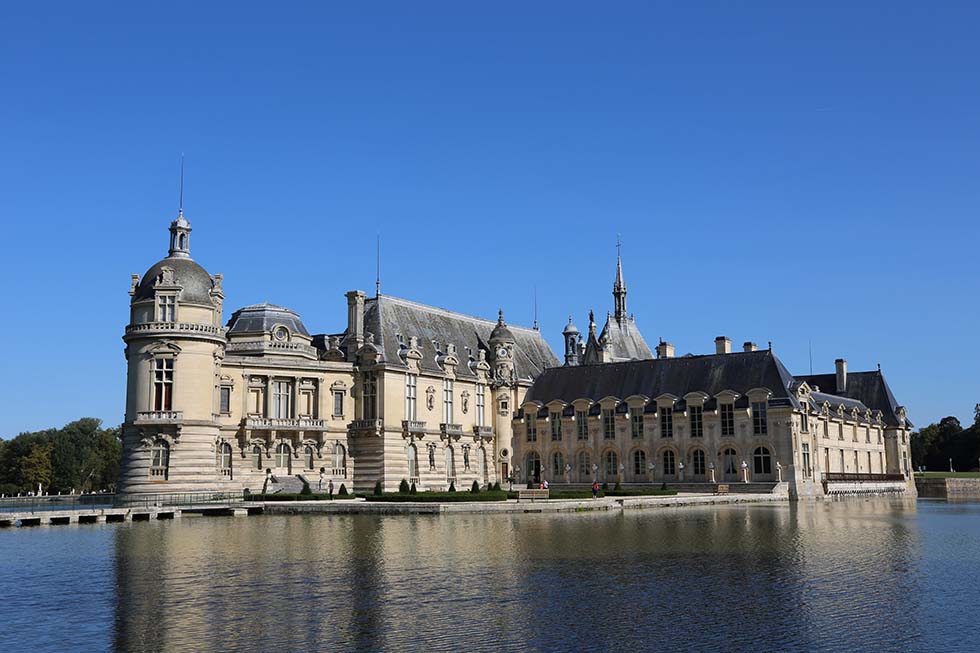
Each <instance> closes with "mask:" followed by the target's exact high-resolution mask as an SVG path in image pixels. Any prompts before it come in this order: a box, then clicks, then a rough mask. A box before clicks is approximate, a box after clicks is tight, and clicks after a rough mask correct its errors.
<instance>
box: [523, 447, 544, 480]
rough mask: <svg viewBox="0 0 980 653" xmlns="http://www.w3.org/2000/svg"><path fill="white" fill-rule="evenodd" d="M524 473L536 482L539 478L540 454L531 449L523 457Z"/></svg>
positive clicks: (528, 478)
mask: <svg viewBox="0 0 980 653" xmlns="http://www.w3.org/2000/svg"><path fill="white" fill-rule="evenodd" d="M524 473H525V474H526V475H527V480H529V481H533V482H535V483H537V482H539V481H540V480H541V456H539V455H538V453H537V452H536V451H531V452H530V453H528V454H527V456H526V457H525V458H524Z"/></svg>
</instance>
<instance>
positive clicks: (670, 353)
mask: <svg viewBox="0 0 980 653" xmlns="http://www.w3.org/2000/svg"><path fill="white" fill-rule="evenodd" d="M673 357H674V345H672V344H670V343H669V342H664V341H663V340H661V341H660V344H659V345H657V358H673Z"/></svg>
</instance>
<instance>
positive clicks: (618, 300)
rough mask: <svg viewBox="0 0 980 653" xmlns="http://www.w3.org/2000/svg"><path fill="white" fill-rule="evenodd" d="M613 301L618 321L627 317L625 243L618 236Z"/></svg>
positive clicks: (617, 235)
mask: <svg viewBox="0 0 980 653" xmlns="http://www.w3.org/2000/svg"><path fill="white" fill-rule="evenodd" d="M613 299H614V300H615V309H616V312H615V315H616V319H617V320H622V319H623V318H625V317H626V282H625V281H624V280H623V241H622V239H621V238H620V236H619V234H616V280H615V281H614V282H613Z"/></svg>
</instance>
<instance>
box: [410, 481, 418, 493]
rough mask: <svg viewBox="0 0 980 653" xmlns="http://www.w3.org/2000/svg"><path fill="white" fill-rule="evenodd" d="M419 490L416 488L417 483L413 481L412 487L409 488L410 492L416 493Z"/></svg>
mask: <svg viewBox="0 0 980 653" xmlns="http://www.w3.org/2000/svg"><path fill="white" fill-rule="evenodd" d="M417 492H418V490H417V489H415V483H412V487H410V488H408V493H409V494H415V493H417Z"/></svg>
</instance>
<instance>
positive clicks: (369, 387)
mask: <svg viewBox="0 0 980 653" xmlns="http://www.w3.org/2000/svg"><path fill="white" fill-rule="evenodd" d="M363 389H364V392H363V397H361V405H362V411H361V412H362V419H378V377H377V376H376V375H375V373H374V372H365V373H364V381H363Z"/></svg>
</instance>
